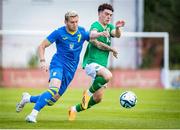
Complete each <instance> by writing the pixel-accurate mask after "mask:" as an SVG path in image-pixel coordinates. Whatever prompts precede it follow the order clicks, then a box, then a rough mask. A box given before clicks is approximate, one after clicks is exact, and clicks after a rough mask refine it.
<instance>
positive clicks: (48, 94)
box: [26, 69, 62, 123]
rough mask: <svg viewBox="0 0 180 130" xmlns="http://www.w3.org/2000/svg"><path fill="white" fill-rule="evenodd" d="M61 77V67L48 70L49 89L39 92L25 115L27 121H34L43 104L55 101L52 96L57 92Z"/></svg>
mask: <svg viewBox="0 0 180 130" xmlns="http://www.w3.org/2000/svg"><path fill="white" fill-rule="evenodd" d="M61 79H62V69H53V70H51V71H50V83H49V89H48V90H47V91H45V92H44V93H42V94H41V96H40V97H39V99H38V100H37V102H36V104H35V106H34V108H33V110H32V112H31V113H30V114H29V115H28V116H27V117H26V121H28V122H33V123H34V122H36V118H37V115H38V113H39V111H40V110H41V109H42V108H44V106H45V105H52V104H51V103H54V102H56V100H55V99H54V96H55V95H56V94H58V91H59V88H60V85H61Z"/></svg>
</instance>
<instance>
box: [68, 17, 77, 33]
mask: <svg viewBox="0 0 180 130" xmlns="http://www.w3.org/2000/svg"><path fill="white" fill-rule="evenodd" d="M78 21H79V17H78V16H76V17H69V19H68V20H67V21H65V24H66V26H67V28H68V30H69V31H71V32H75V31H77V28H78Z"/></svg>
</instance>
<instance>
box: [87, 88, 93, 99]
mask: <svg viewBox="0 0 180 130" xmlns="http://www.w3.org/2000/svg"><path fill="white" fill-rule="evenodd" d="M87 93H88V95H89V96H90V97H91V96H92V95H93V93H91V92H90V91H89V89H88V90H87Z"/></svg>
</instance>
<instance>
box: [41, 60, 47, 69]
mask: <svg viewBox="0 0 180 130" xmlns="http://www.w3.org/2000/svg"><path fill="white" fill-rule="evenodd" d="M40 68H41V69H42V70H43V71H45V72H47V71H48V66H47V64H46V62H45V61H42V62H40Z"/></svg>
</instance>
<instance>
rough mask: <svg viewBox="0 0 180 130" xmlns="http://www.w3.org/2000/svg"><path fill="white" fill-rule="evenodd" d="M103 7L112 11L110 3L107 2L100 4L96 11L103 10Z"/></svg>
mask: <svg viewBox="0 0 180 130" xmlns="http://www.w3.org/2000/svg"><path fill="white" fill-rule="evenodd" d="M105 9H108V10H111V11H112V12H113V11H114V9H113V7H112V5H110V4H108V3H104V4H101V5H100V6H99V7H98V13H99V12H101V11H104V10H105Z"/></svg>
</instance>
